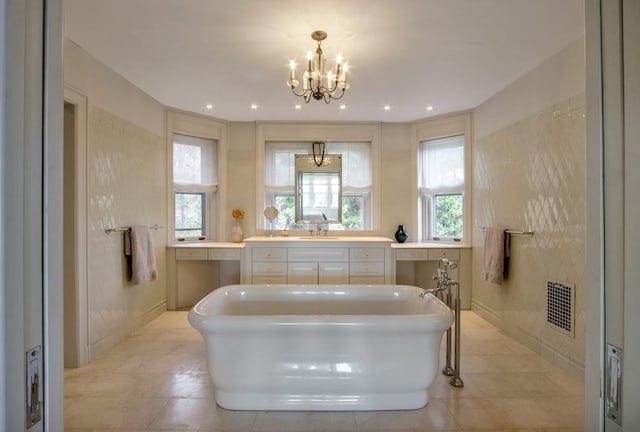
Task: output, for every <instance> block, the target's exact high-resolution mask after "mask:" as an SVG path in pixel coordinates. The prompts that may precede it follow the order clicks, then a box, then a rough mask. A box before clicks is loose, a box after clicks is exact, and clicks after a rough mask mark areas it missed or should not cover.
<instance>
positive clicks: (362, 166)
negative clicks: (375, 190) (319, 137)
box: [327, 142, 372, 191]
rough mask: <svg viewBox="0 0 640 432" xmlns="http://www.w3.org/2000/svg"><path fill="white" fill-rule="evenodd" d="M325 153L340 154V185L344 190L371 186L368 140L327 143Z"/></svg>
mask: <svg viewBox="0 0 640 432" xmlns="http://www.w3.org/2000/svg"><path fill="white" fill-rule="evenodd" d="M327 153H336V154H341V155H342V187H343V188H344V189H345V190H347V191H348V190H353V191H355V190H359V189H369V188H371V183H372V180H371V172H372V170H371V144H370V143H368V142H355V143H335V142H331V143H328V144H327Z"/></svg>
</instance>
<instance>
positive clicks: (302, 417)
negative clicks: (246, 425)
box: [252, 411, 357, 432]
mask: <svg viewBox="0 0 640 432" xmlns="http://www.w3.org/2000/svg"><path fill="white" fill-rule="evenodd" d="M356 429H357V425H356V419H355V415H354V413H353V412H320V411H318V412H273V411H269V412H259V413H258V414H257V416H256V421H255V423H254V426H253V429H252V432H307V431H309V432H311V431H313V432H352V431H355V430H356Z"/></svg>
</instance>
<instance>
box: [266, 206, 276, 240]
mask: <svg viewBox="0 0 640 432" xmlns="http://www.w3.org/2000/svg"><path fill="white" fill-rule="evenodd" d="M264 217H266V218H267V220H268V221H269V234H268V235H269V237H273V220H274V219H276V218H277V217H278V209H277V208H275V207H267V208H266V209H264Z"/></svg>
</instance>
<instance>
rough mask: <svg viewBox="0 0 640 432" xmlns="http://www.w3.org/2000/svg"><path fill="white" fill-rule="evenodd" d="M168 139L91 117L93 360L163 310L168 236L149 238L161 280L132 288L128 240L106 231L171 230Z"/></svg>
mask: <svg viewBox="0 0 640 432" xmlns="http://www.w3.org/2000/svg"><path fill="white" fill-rule="evenodd" d="M165 154H166V151H165V145H164V140H163V137H161V136H158V135H155V134H153V133H151V132H148V131H147V130H145V129H143V128H141V127H139V126H136V125H134V124H132V123H129V122H128V121H126V120H123V119H120V118H118V117H116V116H114V115H112V114H110V113H108V112H106V111H104V110H102V109H100V108H98V107H95V106H90V107H89V114H88V139H87V171H88V173H87V174H88V176H87V177H88V179H89V180H88V185H87V197H88V207H89V208H88V224H87V229H88V278H89V289H88V291H89V293H88V294H89V295H88V302H89V304H88V313H89V316H88V318H89V345H90V347H91V354H92V355H95V354H96V353H97V352H100V351H102V350H103V349H106V348H108V347H109V346H111V345H113V344H115V343H116V342H118V341H119V340H121V339H123V338H124V337H125V336H126V335H127V334H129V333H131V332H132V331H134V330H136V328H137V326H139V325H141V324H142V322H143V321H144V320H145V316H147V315H149V314H152V313H153V311H154V310H155V308H157V307H158V306H159V305H162V304H163V303H164V302H166V271H165V246H166V233H165V231H164V229H160V230H158V231H154V230H152V231H151V235H152V238H153V241H154V247H155V253H156V262H157V265H158V274H159V277H158V280H157V281H154V282H152V283H149V284H147V285H140V286H135V285H132V284H131V283H130V282H129V281H128V279H127V270H126V262H125V259H124V256H123V234H122V233H113V234H109V235H108V234H105V232H104V229H105V228H108V227H129V226H131V225H147V226H151V225H154V224H158V225H161V226H164V225H166V222H165V221H166V173H165V167H166V164H165V163H166V158H165Z"/></svg>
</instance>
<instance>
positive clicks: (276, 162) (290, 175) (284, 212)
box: [264, 142, 373, 230]
mask: <svg viewBox="0 0 640 432" xmlns="http://www.w3.org/2000/svg"><path fill="white" fill-rule="evenodd" d="M311 148H312V143H311V142H267V143H266V147H265V203H266V205H268V206H274V207H275V208H277V209H278V212H279V215H278V218H277V219H276V220H274V221H273V227H271V226H268V225H267V224H268V222H267V221H266V220H265V226H264V227H265V229H279V230H281V229H285V228H288V229H294V230H295V229H300V230H302V229H306V228H307V227H306V225H297V224H296V223H295V197H294V187H295V185H294V184H295V178H294V177H295V155H296V154H311V152H312V150H311ZM325 152H326V153H327V154H329V153H331V154H341V155H342V225H336V224H332V225H331V229H334V230H370V229H371V213H372V212H371V193H372V183H373V181H372V177H373V175H372V166H371V165H372V164H371V143H369V142H327V143H326V147H325Z"/></svg>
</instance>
